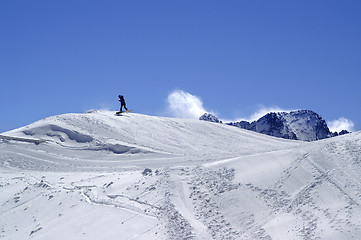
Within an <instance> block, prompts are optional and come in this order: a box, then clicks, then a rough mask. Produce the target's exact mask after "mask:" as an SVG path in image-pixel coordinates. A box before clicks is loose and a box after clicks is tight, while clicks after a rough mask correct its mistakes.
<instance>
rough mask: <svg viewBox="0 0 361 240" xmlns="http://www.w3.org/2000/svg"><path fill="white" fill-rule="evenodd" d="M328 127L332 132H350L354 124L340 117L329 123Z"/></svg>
mask: <svg viewBox="0 0 361 240" xmlns="http://www.w3.org/2000/svg"><path fill="white" fill-rule="evenodd" d="M328 127H329V129H330V131H332V132H341V131H342V130H347V131H349V132H352V131H353V127H354V124H353V122H352V121H351V120H350V119H347V118H344V117H340V118H339V119H336V120H333V121H329V122H328Z"/></svg>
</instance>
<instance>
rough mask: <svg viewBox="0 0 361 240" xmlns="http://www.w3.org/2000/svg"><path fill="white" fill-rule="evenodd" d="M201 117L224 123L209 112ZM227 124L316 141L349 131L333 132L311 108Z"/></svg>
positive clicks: (275, 134) (264, 132) (273, 134)
mask: <svg viewBox="0 0 361 240" xmlns="http://www.w3.org/2000/svg"><path fill="white" fill-rule="evenodd" d="M199 119H200V120H204V121H210V122H216V123H222V121H220V120H219V119H218V118H217V117H216V116H214V115H212V114H209V113H205V114H204V115H202V116H201V117H200V118H199ZM226 124H228V125H230V126H235V127H239V128H243V129H247V130H251V131H254V132H258V133H263V134H267V135H270V136H274V137H280V138H285V139H294V140H302V141H315V140H320V139H325V138H329V137H334V136H338V135H343V134H347V133H349V132H348V131H346V130H343V131H341V132H339V133H337V132H331V131H330V130H329V128H328V126H327V123H326V121H325V120H324V119H323V118H322V117H321V115H319V114H317V113H315V112H313V111H311V110H297V111H291V112H271V113H268V114H266V115H265V116H263V117H261V118H260V119H258V120H256V121H253V122H251V123H250V122H248V121H239V122H230V123H226Z"/></svg>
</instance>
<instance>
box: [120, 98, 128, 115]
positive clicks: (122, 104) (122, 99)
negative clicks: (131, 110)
mask: <svg viewBox="0 0 361 240" xmlns="http://www.w3.org/2000/svg"><path fill="white" fill-rule="evenodd" d="M118 97H119V102H120V112H123V107H124V109H125V110H126V111H128V108H127V106H126V104H125V100H124V97H123V96H122V95H119V96H118Z"/></svg>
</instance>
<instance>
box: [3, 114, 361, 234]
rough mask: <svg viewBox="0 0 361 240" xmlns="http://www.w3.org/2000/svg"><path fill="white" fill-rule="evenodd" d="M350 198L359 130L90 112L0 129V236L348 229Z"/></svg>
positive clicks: (354, 229) (353, 205) (359, 170)
mask: <svg viewBox="0 0 361 240" xmlns="http://www.w3.org/2000/svg"><path fill="white" fill-rule="evenodd" d="M145 169H150V170H151V171H149V170H146V171H145ZM360 204H361V132H355V133H351V134H348V135H343V136H339V137H334V138H330V139H325V140H320V141H315V142H301V141H295V140H286V139H280V138H274V137H271V136H267V135H263V134H259V133H255V132H251V131H247V130H243V129H239V128H235V127H232V126H228V125H224V124H219V123H211V122H205V121H199V120H189V119H177V118H164V117H154V116H147V115H142V114H137V113H128V114H123V115H122V116H116V115H115V114H114V113H113V112H109V111H91V112H88V113H84V114H64V115H59V116H53V117H50V118H46V119H43V120H40V121H38V122H35V123H33V124H30V125H28V126H25V127H23V128H19V129H15V130H13V131H10V132H6V133H3V134H1V135H0V206H1V207H0V238H1V239H87V240H92V239H359V236H361V211H360V210H361V207H360Z"/></svg>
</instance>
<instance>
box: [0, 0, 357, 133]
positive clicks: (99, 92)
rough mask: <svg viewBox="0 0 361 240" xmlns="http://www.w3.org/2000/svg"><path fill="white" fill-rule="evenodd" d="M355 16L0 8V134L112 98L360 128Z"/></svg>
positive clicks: (223, 9)
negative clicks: (292, 114)
mask: <svg viewBox="0 0 361 240" xmlns="http://www.w3.org/2000/svg"><path fill="white" fill-rule="evenodd" d="M360 12H361V1H351V0H350V1H341V0H340V1H332V0H317V1H313V0H312V1H311V0H310V1H307V0H302V1H298V0H294V1H288V0H287V1H286V0H285V1H268V0H265V1H249V0H236V1H232V0H226V1H213V0H205V1H200V0H196V1H194V0H192V1H190V0H174V1H149V0H147V1H140V0H129V1H111V0H107V1H100V0H99V1H91V0H73V1H57V0H54V1H48V0H44V1H40V0H32V1H18V0H4V1H0V80H1V83H0V84H1V85H0V114H1V118H0V132H4V131H8V130H11V129H14V128H18V127H21V126H24V125H27V124H29V123H32V122H34V121H36V120H40V119H42V118H44V117H48V116H52V115H57V114H63V113H70V112H84V111H86V110H89V109H109V110H114V111H116V110H118V108H119V102H118V101H117V96H118V95H119V94H122V95H124V96H125V99H126V101H127V105H128V107H129V108H131V109H133V110H134V111H135V112H138V113H143V114H150V115H162V116H181V115H182V116H183V115H187V114H182V112H177V111H185V113H187V111H188V110H187V109H184V106H183V107H180V108H172V106H171V103H170V102H169V99H170V97H171V96H178V98H175V101H178V102H176V103H175V104H178V105H179V104H180V105H182V104H183V103H184V98H185V99H186V102H187V101H190V102H191V105H192V104H194V100H195V101H196V103H195V105H196V107H197V108H198V109H201V110H207V111H212V112H214V113H216V114H217V115H218V117H220V118H223V119H230V120H234V119H241V118H244V119H250V118H251V116H252V115H254V114H255V113H259V112H260V111H264V110H270V109H286V110H293V109H310V110H313V111H315V112H317V113H319V114H321V115H322V116H323V117H324V118H325V119H326V120H327V121H328V122H329V123H331V122H332V121H334V120H338V119H340V118H341V119H340V121H341V122H347V121H348V123H351V121H352V123H353V127H352V126H351V127H352V130H360V129H361V111H360V103H361V94H360V90H361V44H360V43H361V14H360ZM177 93H178V95H177ZM179 93H181V94H179ZM172 94H173V95H172ZM174 94H175V95H174ZM182 94H183V95H182ZM179 96H181V97H179ZM182 97H183V99H182ZM173 100H174V99H173ZM185 106H188V105H187V104H185ZM172 109H173V110H172ZM174 109H177V110H174ZM348 127H349V128H350V124H349V125H348Z"/></svg>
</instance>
